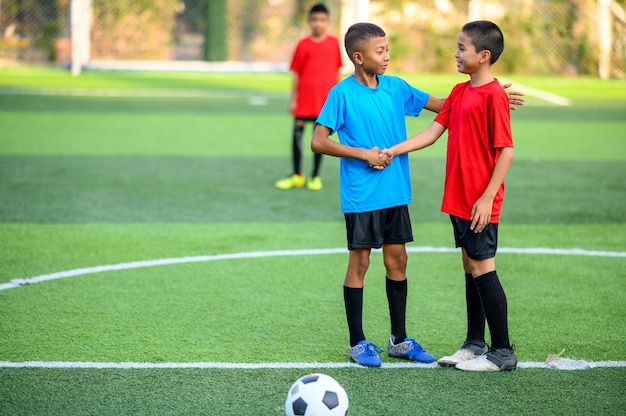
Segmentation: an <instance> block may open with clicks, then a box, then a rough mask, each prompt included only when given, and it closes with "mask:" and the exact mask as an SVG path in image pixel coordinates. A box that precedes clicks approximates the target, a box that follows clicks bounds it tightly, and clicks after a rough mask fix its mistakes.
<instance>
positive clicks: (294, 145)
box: [274, 118, 305, 189]
mask: <svg viewBox="0 0 626 416" xmlns="http://www.w3.org/2000/svg"><path fill="white" fill-rule="evenodd" d="M304 125H305V120H303V119H299V118H296V119H294V122H293V135H292V138H291V155H292V167H293V173H292V174H291V175H289V176H287V177H286V178H283V179H280V180H278V181H276V182H275V183H274V186H275V187H276V188H278V189H292V188H302V187H304V185H305V178H304V175H303V174H302V166H301V164H302V133H303V132H304Z"/></svg>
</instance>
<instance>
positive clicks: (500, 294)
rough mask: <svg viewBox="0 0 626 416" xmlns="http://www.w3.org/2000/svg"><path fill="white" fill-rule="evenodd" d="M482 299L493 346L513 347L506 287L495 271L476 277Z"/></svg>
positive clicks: (475, 280)
mask: <svg viewBox="0 0 626 416" xmlns="http://www.w3.org/2000/svg"><path fill="white" fill-rule="evenodd" d="M474 282H475V283H476V288H477V289H478V293H480V299H481V301H482V304H483V309H484V311H485V316H486V318H487V323H488V324H489V334H490V335H491V348H511V343H510V341H509V325H508V305H507V300H506V295H505V294H504V289H503V288H502V285H501V284H500V279H498V274H497V273H496V272H495V270H494V271H492V272H489V273H485V274H483V275H482V276H478V277H477V278H476V279H474Z"/></svg>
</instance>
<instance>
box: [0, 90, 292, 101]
mask: <svg viewBox="0 0 626 416" xmlns="http://www.w3.org/2000/svg"><path fill="white" fill-rule="evenodd" d="M0 95H35V96H57V97H115V98H231V99H241V98H243V99H251V100H252V99H268V98H286V97H287V95H286V94H282V93H271V92H263V93H255V94H250V93H243V92H233V91H211V90H184V89H146V88H144V89H123V88H11V87H7V88H0Z"/></svg>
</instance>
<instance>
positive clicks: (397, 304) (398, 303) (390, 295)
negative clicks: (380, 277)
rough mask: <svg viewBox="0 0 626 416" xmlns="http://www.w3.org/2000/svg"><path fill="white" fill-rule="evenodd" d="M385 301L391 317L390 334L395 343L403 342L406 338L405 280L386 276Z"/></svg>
mask: <svg viewBox="0 0 626 416" xmlns="http://www.w3.org/2000/svg"><path fill="white" fill-rule="evenodd" d="M386 280H387V283H386V287H387V302H388V303H389V317H390V318H391V335H393V336H394V337H395V343H396V344H398V343H400V342H404V338H406V296H407V291H408V290H407V287H408V286H407V281H406V279H404V280H402V281H395V280H391V279H390V278H388V277H387V279H386Z"/></svg>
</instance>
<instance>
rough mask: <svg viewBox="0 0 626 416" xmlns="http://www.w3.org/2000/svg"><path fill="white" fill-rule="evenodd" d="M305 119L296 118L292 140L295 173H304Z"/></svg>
mask: <svg viewBox="0 0 626 416" xmlns="http://www.w3.org/2000/svg"><path fill="white" fill-rule="evenodd" d="M304 124H305V123H304V121H302V120H298V119H296V120H294V124H293V135H292V140H291V152H292V154H291V155H292V162H293V173H294V175H299V174H301V173H302V133H303V132H304Z"/></svg>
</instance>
